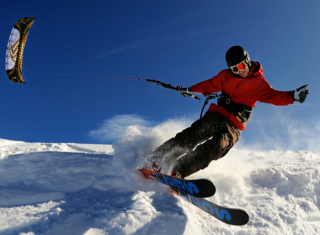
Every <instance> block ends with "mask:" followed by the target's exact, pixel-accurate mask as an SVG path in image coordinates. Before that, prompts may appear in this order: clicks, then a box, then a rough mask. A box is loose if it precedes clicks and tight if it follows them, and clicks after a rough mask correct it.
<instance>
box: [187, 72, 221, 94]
mask: <svg viewBox="0 0 320 235" xmlns="http://www.w3.org/2000/svg"><path fill="white" fill-rule="evenodd" d="M222 79H223V76H222V75H221V72H220V73H219V74H218V75H217V76H214V77H212V78H210V79H208V80H206V81H202V82H199V83H197V84H195V85H193V86H191V91H193V92H197V93H204V94H205V93H216V92H219V91H221V90H222V88H223V82H222V81H223V80H222Z"/></svg>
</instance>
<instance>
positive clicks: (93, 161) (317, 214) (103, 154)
mask: <svg viewBox="0 0 320 235" xmlns="http://www.w3.org/2000/svg"><path fill="white" fill-rule="evenodd" d="M133 139H135V138H133ZM139 141H141V140H139ZM139 141H138V142H139ZM151 142H152V141H150V143H151ZM125 143H132V144H131V145H130V144H128V145H127V146H128V147H127V149H126V148H125V147H123V146H125ZM134 143H135V141H132V138H131V139H129V140H128V139H124V140H122V142H121V141H120V142H119V143H117V144H115V145H114V146H110V145H93V144H92V145H91V144H75V143H74V144H63V143H62V144H53V143H25V142H19V141H9V140H3V139H0V149H1V152H0V154H1V155H0V162H1V163H0V234H1V235H8V234H10V235H11V234H21V235H22V234H24V235H25V234H28V235H33V234H44V235H55V234H59V235H60V234H68V235H69V234H74V235H76V234H85V235H102V234H104V235H105V234H108V235H109V234H112V235H127V234H136V235H138V234H139V235H140V234H155V235H158V234H159V235H160V234H161V235H165V234H175V235H180V234H181V235H194V234H197V235H202V234H203V235H207V234H226V235H229V234H240V235H242V234H281V235H282V234H320V200H319V195H320V153H313V152H308V151H286V152H283V151H267V152H252V151H247V150H241V149H233V150H231V151H230V153H229V154H228V155H227V156H226V157H225V158H223V159H221V160H219V161H216V162H213V163H211V164H210V165H209V167H208V168H206V169H205V170H202V171H199V172H197V173H195V174H193V175H191V176H190V177H189V178H207V179H209V180H211V181H212V182H214V183H215V185H216V188H217V192H216V194H215V195H214V196H212V197H210V198H209V199H208V200H211V201H213V202H214V203H217V204H220V205H224V206H228V207H234V208H242V209H244V210H245V211H247V213H248V214H249V216H250V221H249V222H248V224H247V225H245V226H239V227H238V226H230V225H227V224H224V223H222V222H220V221H218V220H216V219H215V218H213V217H212V216H210V215H209V214H206V213H204V212H203V211H201V210H199V209H198V208H196V207H195V206H193V205H191V204H188V203H187V202H184V201H183V200H181V199H179V198H177V197H175V196H172V195H171V194H169V193H167V189H166V187H165V186H162V185H160V184H158V183H157V182H151V181H150V180H146V179H141V178H140V176H139V175H138V174H136V173H135V172H134V169H136V168H137V167H139V164H141V159H140V158H139V156H140V155H141V154H142V153H143V152H144V151H146V149H145V146H144V147H143V146H142V147H141V148H139V147H137V146H136V145H135V144H134ZM150 143H149V144H150ZM133 146H135V147H133ZM129 150H131V151H129ZM114 151H115V152H114Z"/></svg>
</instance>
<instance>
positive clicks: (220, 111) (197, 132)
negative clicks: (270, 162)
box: [151, 46, 309, 178]
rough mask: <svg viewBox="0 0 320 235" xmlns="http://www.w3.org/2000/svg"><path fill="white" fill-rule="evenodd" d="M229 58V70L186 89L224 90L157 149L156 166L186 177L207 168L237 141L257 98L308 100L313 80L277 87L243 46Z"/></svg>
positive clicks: (285, 102) (264, 100) (277, 102)
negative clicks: (198, 116) (285, 88)
mask: <svg viewBox="0 0 320 235" xmlns="http://www.w3.org/2000/svg"><path fill="white" fill-rule="evenodd" d="M226 62H227V65H228V68H229V69H225V70H222V71H221V72H220V73H218V74H217V75H216V76H214V77H213V78H211V79H209V80H206V81H203V82H200V83H198V84H196V85H193V86H191V87H190V88H180V91H181V92H194V93H202V94H204V95H205V96H207V95H209V94H212V93H217V92H221V95H220V97H219V99H218V100H217V104H211V105H210V107H209V110H208V111H207V112H206V114H205V115H204V116H203V117H202V118H201V119H199V120H197V121H196V122H194V123H193V124H192V125H191V126H190V127H189V128H187V129H185V130H183V131H182V132H180V133H178V134H177V135H176V136H175V137H174V138H172V139H170V140H168V141H167V142H165V143H164V144H162V145H161V146H160V147H158V148H157V149H156V150H155V151H154V152H153V154H152V157H151V160H152V168H153V169H154V170H156V171H160V170H162V171H164V170H165V171H167V172H166V173H168V172H169V173H170V172H171V174H172V175H176V176H179V177H182V178H184V177H186V176H188V175H191V174H192V173H194V172H197V171H199V170H200V169H204V168H206V167H207V166H208V165H209V163H210V162H211V161H212V160H218V159H220V158H222V157H223V156H225V155H226V154H227V153H228V151H229V150H230V149H231V148H232V147H233V146H234V145H235V144H236V143H237V141H238V140H239V137H240V133H241V131H244V130H245V126H246V124H247V122H248V121H249V119H250V116H251V114H252V111H253V109H254V107H255V105H256V102H257V101H259V102H262V103H269V104H273V105H277V106H283V105H289V104H293V103H294V102H295V101H299V102H300V103H303V102H304V100H305V98H306V96H307V94H308V93H309V91H308V85H305V86H302V87H300V88H298V89H297V90H293V91H278V90H275V89H273V88H272V87H271V86H270V85H269V83H268V82H267V81H266V80H265V78H264V76H263V70H262V66H261V64H260V63H259V62H255V61H250V57H249V54H248V52H247V51H246V50H245V49H244V48H242V47H240V46H233V47H231V48H230V49H229V50H228V51H227V53H226Z"/></svg>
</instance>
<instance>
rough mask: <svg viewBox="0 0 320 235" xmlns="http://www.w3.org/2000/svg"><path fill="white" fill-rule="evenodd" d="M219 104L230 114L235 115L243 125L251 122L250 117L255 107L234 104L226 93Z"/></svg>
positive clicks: (222, 95) (219, 100) (220, 98)
mask: <svg viewBox="0 0 320 235" xmlns="http://www.w3.org/2000/svg"><path fill="white" fill-rule="evenodd" d="M217 104H218V105H219V106H222V107H224V108H225V109H226V110H227V111H228V112H230V113H233V114H234V116H235V117H236V118H237V119H238V120H239V121H240V122H242V123H243V124H247V122H248V121H249V120H250V116H251V114H252V111H253V109H254V107H251V106H247V105H245V104H238V103H235V102H233V101H232V100H231V98H230V96H229V95H228V94H225V93H222V94H221V95H220V96H219V98H218V100H217Z"/></svg>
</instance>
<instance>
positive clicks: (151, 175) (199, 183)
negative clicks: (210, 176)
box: [139, 168, 216, 197]
mask: <svg viewBox="0 0 320 235" xmlns="http://www.w3.org/2000/svg"><path fill="white" fill-rule="evenodd" d="M139 171H140V172H142V174H143V175H144V177H146V178H148V179H151V180H156V181H159V182H160V183H162V184H164V185H167V186H170V187H172V188H176V189H179V190H180V191H181V192H184V193H188V194H190V195H192V196H195V197H211V196H213V195H214V194H215V192H216V187H215V186H214V184H213V183H212V182H211V181H210V180H207V179H194V180H193V179H191V180H185V179H181V178H178V177H175V176H171V175H166V174H163V173H160V172H156V171H152V170H149V169H145V168H143V169H139Z"/></svg>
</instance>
